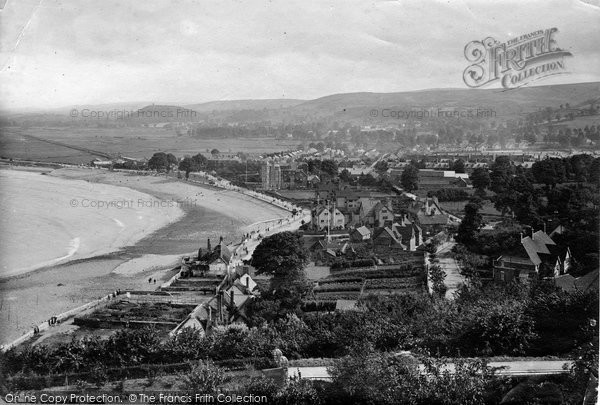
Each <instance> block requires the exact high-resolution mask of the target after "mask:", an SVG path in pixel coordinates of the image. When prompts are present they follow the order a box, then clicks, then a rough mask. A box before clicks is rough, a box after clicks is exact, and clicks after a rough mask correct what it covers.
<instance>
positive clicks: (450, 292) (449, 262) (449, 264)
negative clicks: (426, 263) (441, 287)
mask: <svg viewBox="0 0 600 405" xmlns="http://www.w3.org/2000/svg"><path fill="white" fill-rule="evenodd" d="M454 245H456V242H454V241H451V242H444V243H442V244H441V245H440V246H439V247H438V250H437V251H436V252H435V254H436V257H437V258H438V259H439V261H440V262H439V265H440V267H441V269H442V270H443V271H444V272H445V273H446V278H445V279H444V284H445V285H446V295H445V298H446V299H449V300H452V299H454V293H455V292H456V291H457V290H458V289H459V288H460V287H461V286H462V285H464V284H465V283H466V282H467V280H466V278H465V277H464V276H463V275H462V274H460V267H459V266H458V263H457V262H456V260H454V258H453V257H452V253H451V251H452V248H453V247H454Z"/></svg>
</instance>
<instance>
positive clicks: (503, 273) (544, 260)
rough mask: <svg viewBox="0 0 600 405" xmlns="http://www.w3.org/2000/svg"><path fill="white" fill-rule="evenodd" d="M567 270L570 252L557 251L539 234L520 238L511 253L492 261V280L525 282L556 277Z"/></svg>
mask: <svg viewBox="0 0 600 405" xmlns="http://www.w3.org/2000/svg"><path fill="white" fill-rule="evenodd" d="M570 268H571V251H570V249H569V248H568V247H567V248H560V247H559V246H557V245H556V243H554V241H553V240H552V238H550V236H548V234H546V233H545V232H543V231H537V232H534V233H532V235H531V236H526V237H524V238H521V244H520V246H519V247H518V248H517V249H516V250H515V251H513V252H508V253H506V254H503V255H502V256H500V257H498V258H497V259H496V260H494V280H496V281H501V282H510V281H515V280H518V281H521V282H528V281H529V280H531V279H534V278H538V277H553V278H556V277H560V276H561V275H564V274H565V273H567V272H568V271H569V269H570Z"/></svg>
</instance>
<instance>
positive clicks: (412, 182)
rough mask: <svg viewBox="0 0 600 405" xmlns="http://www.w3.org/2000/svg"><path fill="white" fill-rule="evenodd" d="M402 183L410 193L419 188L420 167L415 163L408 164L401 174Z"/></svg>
mask: <svg viewBox="0 0 600 405" xmlns="http://www.w3.org/2000/svg"><path fill="white" fill-rule="evenodd" d="M400 184H402V187H403V188H404V189H405V190H406V191H408V192H409V193H410V192H411V191H413V190H416V189H418V188H419V169H417V168H416V167H415V166H413V165H408V166H406V168H405V169H404V171H403V172H402V175H401V176H400Z"/></svg>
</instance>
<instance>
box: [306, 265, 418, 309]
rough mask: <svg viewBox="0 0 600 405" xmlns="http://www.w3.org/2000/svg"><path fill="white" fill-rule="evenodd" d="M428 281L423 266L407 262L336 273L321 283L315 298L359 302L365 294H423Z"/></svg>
mask: <svg viewBox="0 0 600 405" xmlns="http://www.w3.org/2000/svg"><path fill="white" fill-rule="evenodd" d="M424 280H425V269H424V267H423V263H414V261H412V260H408V261H407V262H406V263H398V264H393V265H385V266H377V267H361V268H351V269H344V270H336V271H333V272H332V275H330V276H329V277H326V278H324V279H321V280H319V281H318V285H317V286H316V287H315V289H314V294H315V298H316V299H317V300H319V301H323V300H339V299H358V298H359V297H360V296H361V295H366V294H398V293H409V292H420V291H422V289H423V286H424Z"/></svg>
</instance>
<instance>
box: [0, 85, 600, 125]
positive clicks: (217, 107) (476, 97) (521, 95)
mask: <svg viewBox="0 0 600 405" xmlns="http://www.w3.org/2000/svg"><path fill="white" fill-rule="evenodd" d="M599 99H600V82H593V83H577V84H563V85H549V86H535V87H523V88H519V89H512V90H504V89H467V88H459V89H430V90H420V91H409V92H399V93H369V92H363V93H343V94H333V95H329V96H325V97H320V98H317V99H314V100H299V99H264V100H258V99H257V100H220V101H210V102H205V103H197V104H179V103H176V102H175V103H171V104H169V105H155V104H150V103H134V102H131V103H107V104H97V105H85V106H84V105H79V106H72V107H63V108H60V109H59V108H55V109H48V110H45V111H43V112H42V111H36V112H33V111H28V112H21V113H13V114H2V115H3V118H5V119H16V120H33V121H40V122H44V121H48V122H49V121H56V120H59V121H60V120H64V119H68V120H69V121H73V119H72V118H71V117H70V116H69V113H70V112H71V109H72V108H76V109H77V110H78V111H79V112H80V115H79V116H77V118H78V119H81V118H84V117H82V114H81V111H83V110H84V109H89V110H94V111H105V112H110V111H111V110H117V111H125V112H130V114H131V116H129V117H127V116H125V119H126V120H129V121H130V122H133V123H136V122H139V123H146V122H147V123H159V122H195V121H204V120H213V121H215V122H219V121H220V122H262V121H271V122H273V123H274V122H310V121H312V120H317V119H322V118H325V119H333V120H337V121H340V122H354V123H362V122H365V123H373V122H381V121H386V120H387V121H390V120H393V119H394V118H383V117H381V110H382V109H390V110H402V111H410V110H418V109H424V110H425V109H437V108H443V109H477V108H479V109H488V110H494V111H495V112H496V116H497V117H498V118H507V117H515V116H518V115H522V114H527V113H532V112H535V111H538V110H542V109H545V108H547V107H550V108H552V109H556V108H558V107H559V106H560V105H561V104H563V105H564V104H566V103H569V104H570V105H571V106H583V105H590V104H597V103H598V100H599ZM374 109H376V110H378V111H379V116H377V117H373V116H372V115H370V113H371V110H374ZM138 111H139V113H138ZM61 114H64V115H62V117H61ZM109 119H114V116H111V117H110V118H109ZM118 119H119V118H118Z"/></svg>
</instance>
